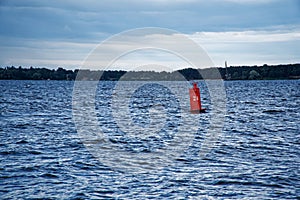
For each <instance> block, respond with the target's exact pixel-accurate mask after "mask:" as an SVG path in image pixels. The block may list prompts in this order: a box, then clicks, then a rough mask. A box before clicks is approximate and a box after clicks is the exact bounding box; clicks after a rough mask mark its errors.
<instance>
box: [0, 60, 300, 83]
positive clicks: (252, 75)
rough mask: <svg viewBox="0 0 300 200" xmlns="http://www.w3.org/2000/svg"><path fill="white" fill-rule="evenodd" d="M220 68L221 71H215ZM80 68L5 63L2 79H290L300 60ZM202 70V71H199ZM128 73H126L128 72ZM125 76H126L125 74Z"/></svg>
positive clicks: (296, 76)
mask: <svg viewBox="0 0 300 200" xmlns="http://www.w3.org/2000/svg"><path fill="white" fill-rule="evenodd" d="M216 69H217V70H218V71H219V73H215V72H216ZM78 71H79V69H75V70H66V69H63V68H61V67H59V68H58V69H56V70H54V69H52V70H51V69H47V68H39V67H36V68H34V67H30V68H22V67H14V66H11V67H5V68H0V80H75V79H76V80H99V77H101V78H100V80H104V81H118V80H122V81H126V80H128V81H147V80H148V81H150V80H156V81H176V80H183V79H185V80H202V79H203V77H202V76H203V75H204V76H205V79H223V80H289V79H300V64H281V65H266V64H265V65H263V66H231V67H228V68H227V69H226V68H223V67H212V68H205V69H193V68H185V69H181V70H177V71H174V72H165V71H163V72H154V71H124V70H114V71H112V70H108V71H92V70H82V71H81V73H80V77H77V78H76V76H77V73H78ZM199 72H200V73H199ZM125 74H126V76H124V75H125ZM124 77H125V78H124Z"/></svg>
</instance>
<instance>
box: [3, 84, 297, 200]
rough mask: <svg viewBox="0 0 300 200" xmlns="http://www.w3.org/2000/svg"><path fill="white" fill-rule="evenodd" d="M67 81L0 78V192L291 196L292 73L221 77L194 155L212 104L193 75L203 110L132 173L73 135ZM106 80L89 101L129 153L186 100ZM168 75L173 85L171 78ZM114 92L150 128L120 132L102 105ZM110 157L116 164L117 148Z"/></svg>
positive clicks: (177, 119) (177, 114)
mask: <svg viewBox="0 0 300 200" xmlns="http://www.w3.org/2000/svg"><path fill="white" fill-rule="evenodd" d="M73 84H74V83H73V82H67V81H0V91H1V92H0V102H1V104H0V154H1V157H0V163H1V164H0V180H1V181H0V199H22V198H24V199H47V198H48V199H91V198H100V199H109V198H113V199H118V198H119V199H134V198H137V199H142V198H157V199H173V198H180V199H189V198H192V199H299V198H300V177H299V173H300V170H299V166H300V159H299V155H300V149H299V147H300V137H299V133H300V125H299V118H300V112H299V110H300V90H299V88H300V81H297V80H295V81H232V82H226V83H225V88H226V94H227V114H226V116H225V124H224V128H223V132H222V136H221V137H220V138H219V140H218V143H217V144H216V145H215V147H214V148H213V149H212V151H211V152H210V153H209V154H208V155H207V156H206V157H205V158H204V159H202V158H200V157H199V155H198V153H199V149H200V148H201V144H202V142H203V140H204V139H205V138H204V137H205V134H204V133H205V130H206V129H207V128H208V127H209V125H208V124H209V123H208V121H209V120H210V118H211V116H210V114H211V112H212V110H211V109H212V106H211V101H210V96H209V95H208V91H207V88H206V87H205V84H204V82H201V83H199V85H200V87H201V89H202V99H203V106H204V107H206V108H207V109H208V112H207V113H205V114H201V115H199V116H198V115H194V116H195V118H196V119H197V120H196V123H199V124H198V126H199V127H200V128H199V129H198V130H197V131H195V130H194V129H193V127H191V128H190V129H187V130H186V132H189V131H194V132H195V134H196V135H195V137H194V138H193V141H192V142H191V143H190V146H188V147H187V149H185V151H184V152H183V154H182V155H181V157H180V159H178V158H176V159H173V160H172V163H167V165H164V166H163V167H161V168H157V170H155V169H147V168H145V170H143V171H137V172H136V173H134V172H132V171H130V170H129V171H126V170H124V168H122V167H121V168H118V167H115V166H112V165H111V163H106V162H101V160H99V159H97V158H95V157H94V156H93V155H92V153H91V152H90V151H89V150H88V149H87V148H86V146H85V145H84V144H83V142H82V140H81V138H80V137H79V135H78V133H77V131H76V127H75V123H74V121H73V119H72V90H73ZM115 84H116V83H115V82H101V83H99V87H98V92H97V95H96V106H95V107H96V109H95V110H96V115H97V118H98V120H99V121H98V123H99V127H101V128H102V130H103V132H104V133H105V134H106V135H107V138H108V139H109V140H110V142H111V144H114V145H116V146H117V147H118V148H120V149H122V151H123V152H128V154H129V155H139V154H145V155H146V154H147V153H148V154H149V153H151V152H155V150H156V149H159V148H162V146H164V145H168V144H169V143H170V141H172V139H173V138H174V137H175V135H176V134H179V133H180V132H179V131H178V130H180V126H182V124H181V123H182V113H184V114H186V115H188V114H189V113H188V110H186V108H188V101H189V99H187V104H186V105H180V104H179V103H178V101H177V100H176V95H175V96H174V94H172V92H170V91H169V90H168V89H167V88H166V87H162V86H159V84H158V85H155V84H152V85H151V84H146V85H144V86H142V87H140V89H138V90H136V91H134V94H133V95H130V96H126V94H127V95H128V93H126V92H124V93H123V94H115V93H114V90H113V88H114V86H115ZM130 84H132V85H134V84H137V83H136V82H132V83H130V82H127V83H126V86H127V89H128V87H129V89H130ZM169 84H170V87H175V88H178V90H179V91H180V89H181V88H180V85H181V84H182V83H181V82H173V83H171V82H170V83H169ZM141 85H142V84H141ZM185 92H186V91H182V93H185ZM118 95H119V96H118ZM122 95H124V96H122ZM114 98H115V99H117V100H118V98H121V99H122V98H128V99H129V102H130V103H129V105H128V111H129V115H130V116H128V119H131V121H132V123H133V124H139V126H140V127H142V128H145V130H151V126H152V125H153V124H154V128H156V129H157V128H159V130H160V131H159V132H158V135H157V136H154V137H153V135H151V136H149V137H148V135H147V133H145V134H146V136H147V137H146V136H144V137H140V136H141V135H139V137H133V136H134V133H130V137H127V136H128V135H126V132H124V131H123V132H122V130H121V129H119V127H118V123H117V122H116V120H117V121H118V120H119V121H120V119H116V118H117V117H116V112H115V111H112V109H111V108H114V109H115V107H114V105H113V103H114ZM149 108H151V109H149ZM152 108H155V109H152ZM121 111H122V110H121ZM121 111H120V112H121ZM120 115H121V114H120ZM128 119H127V118H126V119H125V118H124V120H125V121H126V120H127V121H128ZM156 122H157V123H158V122H162V125H159V124H161V123H158V127H157V126H155V124H156ZM149 124H150V125H149ZM142 128H141V129H139V133H137V134H143V133H140V131H141V130H143V129H142ZM129 130H132V129H129ZM137 132H138V131H137ZM127 134H128V133H127ZM100 153H101V152H100ZM110 156H111V158H114V159H115V160H116V166H118V165H120V163H118V154H117V153H115V154H111V155H110ZM128 168H130V166H129V167H128Z"/></svg>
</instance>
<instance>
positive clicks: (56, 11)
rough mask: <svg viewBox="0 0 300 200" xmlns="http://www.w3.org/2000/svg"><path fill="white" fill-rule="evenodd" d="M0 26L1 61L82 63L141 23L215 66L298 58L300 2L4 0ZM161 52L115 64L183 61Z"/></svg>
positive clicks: (40, 64)
mask: <svg viewBox="0 0 300 200" xmlns="http://www.w3.org/2000/svg"><path fill="white" fill-rule="evenodd" d="M0 25H1V28H0V52H1V53H0V66H2V67H5V66H11V65H14V66H19V65H22V66H24V67H28V66H36V67H48V68H57V67H58V66H61V67H64V68H68V69H74V68H78V67H79V66H81V65H82V63H83V62H84V60H85V59H86V58H87V56H88V55H89V53H90V52H91V51H92V50H93V49H95V48H96V46H97V45H98V44H99V43H101V42H103V41H104V40H106V39H107V38H110V37H112V36H113V35H115V34H118V33H120V32H123V31H126V30H128V29H135V28H143V27H160V28H167V29H172V30H175V31H177V32H180V33H182V34H184V35H186V36H187V37H188V38H190V39H192V40H193V41H195V42H196V43H197V44H199V45H200V46H201V47H202V48H203V49H204V50H205V51H206V52H207V54H208V55H209V57H210V58H211V59H212V61H213V62H214V64H215V65H216V66H223V65H224V61H225V60H227V61H228V63H229V64H230V65H262V64H264V63H267V64H280V63H300V54H299V52H300V1H299V0H211V1H207V0H126V1H125V0H99V1H96V0H85V1H82V0H81V1H79V0H72V1H71V0H64V1H59V0H44V1H40V0H26V1H24V0H0ZM162 55H164V53H157V52H149V51H148V52H144V53H141V52H138V53H136V54H135V55H134V54H132V55H129V56H127V58H124V59H123V60H120V62H117V63H116V65H120V66H122V68H123V69H126V66H129V65H130V64H131V63H138V65H143V64H147V63H151V62H153V63H160V61H161V63H160V64H164V65H168V64H169V65H174V63H177V64H178V65H181V67H186V66H183V65H184V64H182V63H180V62H179V61H177V60H176V59H171V57H172V56H170V55H165V56H162ZM143 62H144V63H143ZM179 67H180V66H179Z"/></svg>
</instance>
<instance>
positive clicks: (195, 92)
mask: <svg viewBox="0 0 300 200" xmlns="http://www.w3.org/2000/svg"><path fill="white" fill-rule="evenodd" d="M190 105H191V112H192V113H202V112H205V108H202V107H201V98H200V89H199V88H198V86H197V83H193V88H190Z"/></svg>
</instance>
